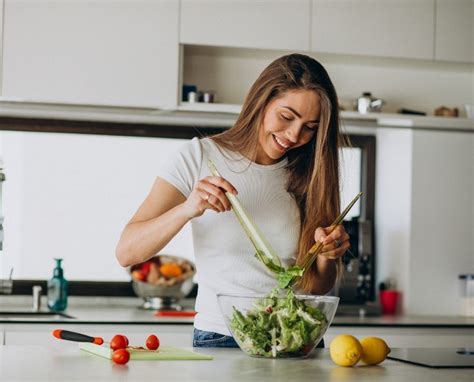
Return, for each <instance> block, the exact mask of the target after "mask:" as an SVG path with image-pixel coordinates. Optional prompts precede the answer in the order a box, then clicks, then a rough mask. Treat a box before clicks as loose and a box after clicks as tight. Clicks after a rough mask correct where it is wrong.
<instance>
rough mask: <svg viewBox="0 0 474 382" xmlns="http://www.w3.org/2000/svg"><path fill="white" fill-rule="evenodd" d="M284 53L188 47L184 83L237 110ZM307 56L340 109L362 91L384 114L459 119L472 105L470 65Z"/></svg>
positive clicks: (472, 75)
mask: <svg viewBox="0 0 474 382" xmlns="http://www.w3.org/2000/svg"><path fill="white" fill-rule="evenodd" d="M369 38H370V37H369ZM288 53H289V52H284V51H261V50H253V49H237V48H216V47H202V46H188V45H187V46H185V49H184V60H183V64H184V70H183V78H184V83H186V84H196V85H198V88H199V89H201V90H215V91H217V100H218V102H224V103H235V104H241V103H242V102H243V99H244V97H245V94H246V93H247V91H248V89H249V87H250V86H251V85H252V83H253V82H254V81H255V80H256V79H257V76H258V75H259V74H260V72H261V71H262V70H263V69H264V68H265V67H266V66H267V65H268V64H269V63H270V62H271V61H272V60H273V59H275V58H277V57H280V56H282V55H284V54H288ZM305 54H307V53H305ZM310 55H311V56H312V57H314V58H316V59H317V60H319V61H320V62H321V63H322V64H323V65H324V66H325V67H326V69H327V71H328V73H329V75H330V76H331V79H332V80H333V82H334V85H335V87H336V89H337V92H338V95H339V97H340V100H341V101H342V103H343V104H348V103H349V102H348V101H350V100H352V99H355V98H357V97H358V96H359V95H360V94H361V93H362V92H363V91H371V92H372V94H373V95H374V96H377V97H380V98H383V99H384V100H385V101H386V102H387V104H386V106H384V111H385V112H396V111H397V110H398V109H399V108H400V107H405V108H409V109H415V110H420V111H424V112H427V113H428V114H433V112H434V109H435V108H436V107H438V106H441V105H445V106H449V107H458V108H459V109H460V111H461V112H462V113H464V110H463V109H464V107H463V106H464V104H466V103H474V92H473V81H474V74H473V65H470V64H454V63H441V62H431V61H421V60H403V59H387V58H374V57H362V56H346V55H335V54H332V55H331V54H317V53H311V54H310ZM236 78H238V80H236Z"/></svg>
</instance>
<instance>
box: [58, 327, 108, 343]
mask: <svg viewBox="0 0 474 382" xmlns="http://www.w3.org/2000/svg"><path fill="white" fill-rule="evenodd" d="M53 336H55V337H56V338H59V339H61V340H67V341H75V342H92V343H94V344H96V345H102V344H103V343H104V339H103V338H102V337H90V336H86V335H85V334H81V333H76V332H70V331H69V330H62V329H56V330H54V331H53Z"/></svg>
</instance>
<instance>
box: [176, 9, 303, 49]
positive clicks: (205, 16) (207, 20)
mask: <svg viewBox="0 0 474 382" xmlns="http://www.w3.org/2000/svg"><path fill="white" fill-rule="evenodd" d="M309 22H310V1H309V0H182V1H181V21H180V25H181V27H180V43H182V44H197V45H214V46H231V47H246V48H262V49H283V50H292V51H307V50H308V49H309V29H310V27H309Z"/></svg>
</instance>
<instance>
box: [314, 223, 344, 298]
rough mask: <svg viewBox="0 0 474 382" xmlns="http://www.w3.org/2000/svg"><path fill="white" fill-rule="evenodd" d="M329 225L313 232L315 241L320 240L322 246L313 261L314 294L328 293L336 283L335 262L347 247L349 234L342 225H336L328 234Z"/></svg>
mask: <svg viewBox="0 0 474 382" xmlns="http://www.w3.org/2000/svg"><path fill="white" fill-rule="evenodd" d="M329 230H330V227H326V228H321V227H319V228H317V229H316V232H315V234H314V239H315V241H321V242H322V243H323V244H324V247H323V249H322V251H321V253H320V254H319V255H318V257H317V258H316V261H315V263H314V264H315V265H314V267H315V273H316V277H315V280H314V289H313V293H314V294H321V295H324V294H326V293H328V292H329V291H330V290H331V289H332V288H333V287H334V285H335V283H336V277H337V268H336V264H337V262H338V261H340V260H339V259H340V258H341V257H342V256H343V255H344V252H346V251H347V250H348V249H349V247H350V243H349V235H348V234H347V233H346V231H345V229H344V226H343V225H338V226H337V227H336V228H335V229H334V230H333V231H332V232H331V233H330V234H329V235H328V234H327V232H329Z"/></svg>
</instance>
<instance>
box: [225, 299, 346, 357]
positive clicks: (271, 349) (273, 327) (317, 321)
mask: <svg viewBox="0 0 474 382" xmlns="http://www.w3.org/2000/svg"><path fill="white" fill-rule="evenodd" d="M217 300H218V302H219V306H220V309H221V312H222V314H223V316H224V319H225V323H226V325H227V327H228V329H229V330H230V332H231V333H232V336H233V337H234V339H235V340H236V342H237V344H238V345H239V347H240V349H241V350H242V351H243V352H245V353H246V354H248V355H250V356H254V357H264V358H304V357H307V356H309V355H310V354H311V352H312V351H313V350H314V348H315V347H316V346H317V344H318V343H319V341H321V339H322V338H323V335H324V333H326V330H327V329H328V328H329V326H330V325H331V322H332V320H333V318H334V315H335V313H336V310H337V305H338V303H339V297H333V296H312V295H295V294H294V293H293V291H292V290H283V291H281V290H280V291H278V290H274V291H272V293H270V294H269V295H263V294H262V295H259V294H225V293H223V294H218V295H217Z"/></svg>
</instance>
